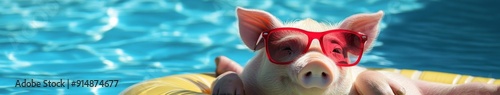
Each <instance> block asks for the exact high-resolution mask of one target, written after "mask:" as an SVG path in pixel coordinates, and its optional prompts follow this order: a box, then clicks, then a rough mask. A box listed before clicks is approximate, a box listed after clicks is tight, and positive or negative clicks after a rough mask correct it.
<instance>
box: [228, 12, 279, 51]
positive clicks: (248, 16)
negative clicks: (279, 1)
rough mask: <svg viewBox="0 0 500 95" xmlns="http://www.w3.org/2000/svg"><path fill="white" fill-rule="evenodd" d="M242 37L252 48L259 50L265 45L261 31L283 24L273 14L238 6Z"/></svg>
mask: <svg viewBox="0 0 500 95" xmlns="http://www.w3.org/2000/svg"><path fill="white" fill-rule="evenodd" d="M236 12H237V15H238V24H239V30H240V37H241V39H242V40H243V42H244V43H245V45H247V47H248V48H250V49H252V50H259V49H261V48H262V47H264V42H263V40H264V39H262V38H261V37H260V36H261V33H262V32H264V31H267V30H270V29H273V28H276V27H280V26H282V24H281V22H280V21H279V20H278V19H276V17H274V16H273V15H271V14H269V13H267V12H264V11H260V10H252V9H244V8H241V7H238V8H236Z"/></svg>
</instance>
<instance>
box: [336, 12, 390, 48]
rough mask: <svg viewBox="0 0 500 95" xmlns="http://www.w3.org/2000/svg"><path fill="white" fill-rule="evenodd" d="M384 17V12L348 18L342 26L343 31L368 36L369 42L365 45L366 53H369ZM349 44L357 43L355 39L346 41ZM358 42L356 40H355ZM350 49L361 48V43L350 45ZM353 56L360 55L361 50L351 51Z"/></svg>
mask: <svg viewBox="0 0 500 95" xmlns="http://www.w3.org/2000/svg"><path fill="white" fill-rule="evenodd" d="M383 15H384V12H383V11H378V12H377V13H370V14H356V15H353V16H350V17H348V18H346V19H345V20H344V21H343V22H342V23H341V24H340V27H339V28H341V29H347V30H352V31H356V32H361V33H362V34H365V35H366V36H367V41H366V43H365V45H364V51H368V50H370V49H371V44H372V43H373V41H374V40H375V38H377V36H378V33H379V30H378V25H379V22H380V20H381V19H382V16H383ZM346 40H347V41H348V42H356V41H353V39H346ZM354 40H356V39H354ZM348 47H350V48H361V45H360V43H348ZM350 52H351V53H353V54H356V55H357V54H359V52H360V51H359V49H353V51H350Z"/></svg>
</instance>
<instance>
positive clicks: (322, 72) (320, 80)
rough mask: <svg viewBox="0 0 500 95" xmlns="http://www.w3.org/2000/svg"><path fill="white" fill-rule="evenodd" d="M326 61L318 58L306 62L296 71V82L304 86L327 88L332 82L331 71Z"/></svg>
mask: <svg viewBox="0 0 500 95" xmlns="http://www.w3.org/2000/svg"><path fill="white" fill-rule="evenodd" d="M327 64H328V63H325V62H323V61H320V60H312V61H310V62H308V63H307V64H306V65H305V66H304V67H303V68H302V69H301V70H300V71H299V73H298V80H299V81H298V82H299V84H300V85H302V86H303V87H305V88H312V87H317V88H320V89H324V88H327V86H328V85H330V84H331V83H332V82H333V73H332V71H331V69H330V68H328V67H329V66H328V65H327Z"/></svg>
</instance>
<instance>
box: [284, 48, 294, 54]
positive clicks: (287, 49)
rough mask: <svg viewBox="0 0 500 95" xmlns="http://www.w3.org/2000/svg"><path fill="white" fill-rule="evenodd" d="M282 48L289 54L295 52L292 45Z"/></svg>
mask: <svg viewBox="0 0 500 95" xmlns="http://www.w3.org/2000/svg"><path fill="white" fill-rule="evenodd" d="M281 50H282V51H284V52H285V53H286V54H288V55H292V53H293V51H292V48H290V47H285V48H283V49H281Z"/></svg>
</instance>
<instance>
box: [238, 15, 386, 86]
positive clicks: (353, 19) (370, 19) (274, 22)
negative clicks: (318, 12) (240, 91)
mask: <svg viewBox="0 0 500 95" xmlns="http://www.w3.org/2000/svg"><path fill="white" fill-rule="evenodd" d="M237 15H238V21H239V31H240V36H241V38H242V40H243V42H244V43H245V45H246V46H247V47H248V48H250V49H252V50H255V51H258V54H257V57H260V58H255V59H256V60H258V61H257V62H254V63H249V64H253V65H255V64H258V65H255V66H256V67H255V68H253V69H252V70H248V71H247V70H246V69H245V71H244V72H246V73H248V72H249V71H251V72H250V73H253V76H254V79H255V80H254V81H255V82H254V84H255V85H258V88H259V89H260V90H262V91H264V93H268V94H272V93H278V94H306V95H309V94H310V95H317V94H327V93H328V94H335V93H338V94H340V93H344V92H347V91H349V90H350V88H351V85H352V80H353V79H354V77H355V76H351V75H350V73H351V70H350V67H347V66H338V65H336V64H337V63H336V62H338V61H337V60H336V59H333V58H331V57H328V55H325V53H324V52H323V51H328V52H335V53H339V54H340V53H342V55H344V56H346V55H360V54H361V53H357V52H360V51H363V50H364V51H366V50H367V49H369V48H370V46H371V44H372V42H373V41H374V40H375V38H376V37H377V36H378V33H379V31H378V23H379V22H380V20H381V18H382V16H383V12H382V11H379V12H377V13H372V14H356V15H353V16H350V17H348V18H346V19H345V20H344V21H343V22H341V23H339V24H324V23H318V22H316V21H314V20H312V19H305V20H301V21H297V22H289V23H282V22H281V21H280V20H279V19H277V18H276V17H274V16H273V15H271V14H269V13H267V12H264V11H260V10H252V9H244V8H237ZM282 27H293V28H298V29H302V30H305V31H314V32H322V31H327V30H333V29H344V30H350V31H355V32H359V33H360V34H363V35H365V36H364V37H366V38H363V40H365V43H364V45H359V44H360V43H358V42H355V41H354V40H356V39H347V38H338V39H343V40H337V41H341V42H335V43H331V44H330V45H336V44H339V46H346V47H339V48H331V49H330V50H329V49H323V48H322V46H321V45H320V40H321V39H313V40H312V41H311V42H310V43H309V44H308V42H307V41H303V40H308V39H307V36H305V37H306V38H305V39H302V38H300V37H296V35H293V34H290V35H284V34H281V35H280V36H278V37H274V38H273V39H292V40H294V41H290V43H295V44H285V45H280V46H279V47H278V48H277V49H276V47H271V48H274V49H269V52H279V51H283V50H284V51H286V52H284V53H281V55H278V56H274V55H271V56H272V57H274V58H275V59H294V60H292V61H291V62H289V63H287V64H276V63H275V62H272V61H271V60H269V55H266V54H267V52H268V51H267V50H266V48H267V47H266V39H264V38H263V36H262V35H263V32H265V31H269V30H272V29H276V28H282ZM285 34H286V33H285ZM339 37H342V36H339ZM268 43H272V42H268ZM297 43H299V44H298V45H297ZM323 43H325V42H323ZM306 45H309V46H306ZM306 47H307V48H306ZM301 48H304V49H303V50H302V51H303V52H295V50H297V49H301ZM345 48H359V49H361V50H347V49H345ZM291 55H293V56H291ZM288 57H291V58H288ZM254 61H255V60H254ZM243 76H245V75H243Z"/></svg>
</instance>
